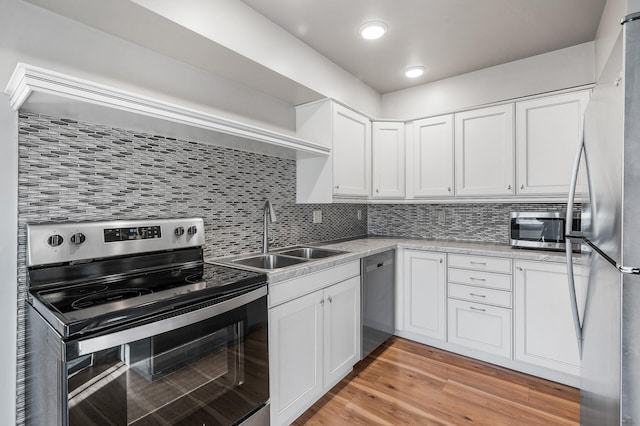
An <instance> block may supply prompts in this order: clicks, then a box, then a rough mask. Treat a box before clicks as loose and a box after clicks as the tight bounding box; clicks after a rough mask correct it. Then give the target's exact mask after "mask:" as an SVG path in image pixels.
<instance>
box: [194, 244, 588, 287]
mask: <svg viewBox="0 0 640 426" xmlns="http://www.w3.org/2000/svg"><path fill="white" fill-rule="evenodd" d="M307 245H308V246H313V247H323V248H329V249H334V250H340V251H345V252H347V253H344V254H340V255H337V256H333V257H329V258H325V259H317V260H311V261H308V262H303V263H300V264H297V265H293V266H288V267H286V268H282V269H277V270H273V271H268V272H267V276H268V279H269V283H270V284H275V283H277V282H281V281H285V280H289V279H292V278H297V277H299V276H302V275H306V274H309V273H312V272H316V271H320V270H322V269H326V268H331V267H333V266H337V265H341V264H343V263H348V262H351V261H354V260H359V259H361V258H363V257H367V256H370V255H372V254H376V253H381V252H383V251H386V250H392V249H416V250H428V251H436V252H446V253H456V254H469V255H480V256H492V257H507V258H511V259H521V260H534V261H543V262H554V263H564V262H566V259H565V254H564V252H554V251H538V250H526V249H515V248H511V246H509V245H508V244H494V243H477V242H463V241H443V240H424V239H416V238H392V237H389V238H386V237H363V238H359V239H353V240H347V241H340V242H336V243H324V244H307ZM278 250H280V249H278ZM247 255H249V254H247ZM237 257H238V256H234V257H233V258H237ZM586 258H587V257H586V256H584V255H580V254H574V263H576V264H582V263H585V262H586ZM229 259H231V258H229V257H223V258H207V259H205V261H206V262H208V263H218V264H224V265H226V266H235V267H239V266H237V265H230V264H229V263H228V261H229ZM241 269H242V268H241Z"/></svg>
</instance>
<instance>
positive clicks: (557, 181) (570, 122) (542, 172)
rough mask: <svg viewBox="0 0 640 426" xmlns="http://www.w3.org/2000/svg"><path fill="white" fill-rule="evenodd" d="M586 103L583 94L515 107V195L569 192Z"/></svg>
mask: <svg viewBox="0 0 640 426" xmlns="http://www.w3.org/2000/svg"><path fill="white" fill-rule="evenodd" d="M588 101H589V91H588V90H584V91H580V92H574V93H566V94H562V95H555V96H548V97H544V98H539V99H533V100H530V101H524V102H518V103H516V129H517V134H516V152H517V168H518V194H523V195H547V194H566V193H568V192H569V182H570V181H571V170H572V166H573V162H574V158H575V156H576V149H577V147H578V142H579V141H578V138H579V134H580V126H581V125H582V118H583V116H584V111H585V108H586V106H587V102H588ZM583 170H584V168H583ZM581 181H582V183H584V179H582V180H581ZM583 191H584V188H579V192H583Z"/></svg>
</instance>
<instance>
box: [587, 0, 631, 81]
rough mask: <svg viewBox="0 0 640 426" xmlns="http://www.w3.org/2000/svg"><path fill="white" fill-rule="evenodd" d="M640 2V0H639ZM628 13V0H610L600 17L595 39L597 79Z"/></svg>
mask: <svg viewBox="0 0 640 426" xmlns="http://www.w3.org/2000/svg"><path fill="white" fill-rule="evenodd" d="M638 2H639V3H640V0H639V1H638ZM626 14H627V0H608V1H607V4H606V5H605V7H604V11H603V12H602V17H601V18H600V25H599V26H598V32H597V33H596V40H595V67H596V79H597V77H599V76H600V74H601V73H602V70H603V69H604V66H605V64H606V63H607V59H609V55H610V54H611V49H613V45H614V44H615V43H616V40H617V39H618V35H619V34H620V32H621V31H622V25H620V21H621V20H622V18H623V17H624V16H625V15H626Z"/></svg>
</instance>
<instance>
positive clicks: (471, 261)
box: [469, 260, 487, 265]
mask: <svg viewBox="0 0 640 426" xmlns="http://www.w3.org/2000/svg"><path fill="white" fill-rule="evenodd" d="M469 263H470V264H472V265H486V264H487V262H474V261H473V260H470V261H469Z"/></svg>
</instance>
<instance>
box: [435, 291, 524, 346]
mask: <svg viewBox="0 0 640 426" xmlns="http://www.w3.org/2000/svg"><path fill="white" fill-rule="evenodd" d="M448 328H449V330H448V332H449V333H448V337H449V343H454V344H457V345H462V346H466V347H468V348H471V349H477V350H480V351H483V352H487V353H492V354H495V355H500V356H503V357H507V358H510V357H511V309H505V308H498V307H495V306H489V305H484V304H480V303H473V302H466V301H463V300H456V299H449V321H448Z"/></svg>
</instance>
